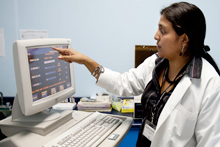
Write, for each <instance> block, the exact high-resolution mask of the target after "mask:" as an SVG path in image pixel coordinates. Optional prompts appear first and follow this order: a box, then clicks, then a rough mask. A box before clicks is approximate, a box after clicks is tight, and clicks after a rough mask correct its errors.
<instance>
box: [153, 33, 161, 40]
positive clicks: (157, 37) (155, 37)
mask: <svg viewBox="0 0 220 147" xmlns="http://www.w3.org/2000/svg"><path fill="white" fill-rule="evenodd" d="M154 39H155V40H159V39H160V37H159V36H158V34H157V32H156V34H155V35H154Z"/></svg>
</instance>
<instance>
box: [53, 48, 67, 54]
mask: <svg viewBox="0 0 220 147" xmlns="http://www.w3.org/2000/svg"><path fill="white" fill-rule="evenodd" d="M52 49H54V50H56V51H58V52H60V53H61V54H62V53H64V52H65V51H66V50H67V49H63V48H57V47H52Z"/></svg>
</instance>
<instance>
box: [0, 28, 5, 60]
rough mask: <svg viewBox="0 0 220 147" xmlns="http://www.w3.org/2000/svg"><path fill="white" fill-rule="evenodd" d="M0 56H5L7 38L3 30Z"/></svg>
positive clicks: (0, 35)
mask: <svg viewBox="0 0 220 147" xmlns="http://www.w3.org/2000/svg"><path fill="white" fill-rule="evenodd" d="M0 56H5V36H4V30H3V29H0Z"/></svg>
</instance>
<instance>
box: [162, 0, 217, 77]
mask: <svg viewBox="0 0 220 147" xmlns="http://www.w3.org/2000/svg"><path fill="white" fill-rule="evenodd" d="M161 15H164V16H165V17H166V18H167V19H168V20H169V21H170V22H171V23H172V25H173V28H174V30H175V31H176V33H177V34H178V35H179V36H180V35H182V34H184V33H185V34H186V35H187V36H188V38H189V42H188V49H187V51H186V52H185V53H186V54H188V55H190V56H200V57H203V58H205V59H206V60H207V61H208V62H209V63H210V64H211V65H212V66H213V67H214V68H215V70H216V71H217V73H218V74H219V75H220V71H219V68H218V66H217V64H216V63H215V61H214V60H213V58H212V57H211V56H210V55H209V54H208V53H207V51H209V50H210V48H209V46H205V45H204V40H205V34H206V21H205V17H204V15H203V13H202V11H201V10H200V9H199V8H198V7H197V6H195V5H193V4H189V3H187V2H179V3H174V4H172V5H170V6H168V7H166V8H164V9H162V10H161Z"/></svg>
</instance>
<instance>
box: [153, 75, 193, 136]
mask: <svg viewBox="0 0 220 147" xmlns="http://www.w3.org/2000/svg"><path fill="white" fill-rule="evenodd" d="M190 85H191V81H190V78H189V77H188V76H183V78H182V79H181V81H180V82H179V84H177V86H176V88H175V90H174V91H173V93H172V94H171V96H170V98H169V100H168V101H167V103H166V105H165V106H164V108H163V110H162V112H161V114H160V117H159V120H158V123H157V128H156V132H155V135H156V133H157V131H158V130H159V129H160V127H161V125H162V124H163V123H164V121H165V120H166V119H167V117H168V116H169V115H170V114H171V112H172V111H173V110H174V108H175V107H176V106H177V104H179V102H180V100H181V99H182V97H183V95H184V94H185V92H186V90H187V89H188V87H189V86H190Z"/></svg>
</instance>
